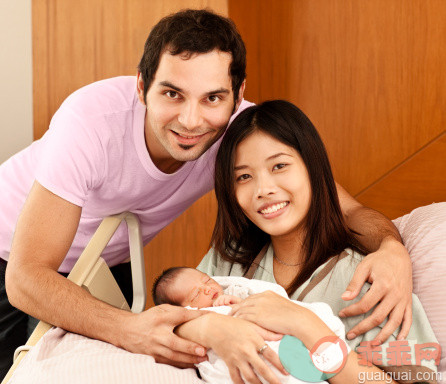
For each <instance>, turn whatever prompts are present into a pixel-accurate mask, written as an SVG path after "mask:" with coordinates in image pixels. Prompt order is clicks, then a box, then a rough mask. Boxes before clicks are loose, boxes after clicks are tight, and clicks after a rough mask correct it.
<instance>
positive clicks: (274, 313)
mask: <svg viewBox="0 0 446 384" xmlns="http://www.w3.org/2000/svg"><path fill="white" fill-rule="evenodd" d="M232 314H233V315H234V317H236V318H241V319H244V320H248V321H250V322H253V323H256V324H257V325H259V326H261V327H264V328H266V329H270V330H272V331H274V332H278V333H283V334H287V335H291V336H295V337H297V338H298V339H299V340H301V341H302V343H304V345H305V346H306V347H307V349H309V350H311V349H312V348H313V346H314V345H316V343H318V342H319V341H320V340H321V339H322V338H324V337H327V336H335V334H334V332H333V331H332V330H331V329H330V328H329V327H328V326H327V325H326V324H325V323H324V322H323V321H322V320H321V319H320V318H319V316H317V315H316V314H315V313H313V312H312V311H310V310H309V309H307V308H304V307H302V306H299V305H296V304H295V303H293V302H292V301H290V300H288V299H285V298H283V297H282V296H279V295H277V294H276V293H273V292H271V291H267V292H264V293H261V294H258V295H252V296H250V297H249V298H247V299H246V300H244V301H243V302H242V303H240V304H236V305H234V307H233V310H232ZM367 373H368V374H367ZM360 376H361V377H363V378H364V381H361V382H363V383H389V381H388V378H386V376H384V375H383V371H382V370H381V369H379V368H377V367H375V366H371V367H369V366H363V365H360V364H359V359H358V356H357V354H356V353H355V352H353V351H352V352H350V353H349V354H348V357H347V361H346V363H345V366H344V367H343V368H342V370H341V371H340V372H339V373H338V374H336V375H335V376H334V377H332V378H331V379H329V382H330V383H333V384H338V383H339V384H345V383H352V384H353V383H354V384H357V383H358V382H359V378H360ZM380 376H381V377H382V378H383V380H382V381H379V380H375V379H376V378H377V377H380ZM368 378H372V380H371V381H368V380H367V379H368ZM386 379H387V381H386ZM390 383H396V382H395V381H390Z"/></svg>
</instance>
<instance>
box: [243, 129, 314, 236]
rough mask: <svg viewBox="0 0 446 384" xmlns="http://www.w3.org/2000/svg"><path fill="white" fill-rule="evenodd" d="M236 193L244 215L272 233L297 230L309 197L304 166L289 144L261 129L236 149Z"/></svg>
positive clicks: (280, 234)
mask: <svg viewBox="0 0 446 384" xmlns="http://www.w3.org/2000/svg"><path fill="white" fill-rule="evenodd" d="M234 175H235V195H236V198H237V201H238V203H239V204H240V207H241V208H242V210H243V212H244V213H245V215H246V216H247V217H248V218H249V219H250V220H251V221H252V222H253V223H254V224H255V225H257V226H258V227H259V228H260V229H262V230H263V231H264V232H266V233H268V234H269V235H271V236H273V237H274V236H283V235H288V234H290V233H293V231H297V230H298V227H299V224H301V223H302V221H303V219H304V218H305V216H306V214H307V212H308V209H309V207H310V201H311V186H310V180H309V177H308V172H307V168H306V166H305V164H304V162H303V160H302V158H301V156H300V155H299V153H298V152H297V151H296V150H295V149H294V148H292V147H289V146H288V145H286V144H283V143H282V142H280V141H278V140H277V139H275V138H273V137H272V136H270V135H268V134H267V133H264V132H262V131H255V132H254V133H253V134H251V135H250V136H248V137H247V138H246V139H245V140H243V141H242V142H241V143H240V144H239V145H238V146H237V148H236V153H235V169H234Z"/></svg>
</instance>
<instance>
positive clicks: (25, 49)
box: [0, 0, 33, 163]
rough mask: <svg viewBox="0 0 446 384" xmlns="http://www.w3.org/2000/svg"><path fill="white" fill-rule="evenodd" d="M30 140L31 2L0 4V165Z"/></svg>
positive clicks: (9, 0) (1, 0)
mask: <svg viewBox="0 0 446 384" xmlns="http://www.w3.org/2000/svg"><path fill="white" fill-rule="evenodd" d="M32 139H33V115H32V42H31V0H0V163H2V162H3V161H5V160H6V159H7V158H9V157H10V156H11V155H12V154H14V153H16V152H18V151H20V150H21V149H23V148H25V147H26V146H27V145H29V144H30V143H31V142H32Z"/></svg>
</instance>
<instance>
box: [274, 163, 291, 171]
mask: <svg viewBox="0 0 446 384" xmlns="http://www.w3.org/2000/svg"><path fill="white" fill-rule="evenodd" d="M287 165H288V164H283V163H280V164H276V165H275V166H274V167H273V170H274V169H282V168H284V167H286V166H287Z"/></svg>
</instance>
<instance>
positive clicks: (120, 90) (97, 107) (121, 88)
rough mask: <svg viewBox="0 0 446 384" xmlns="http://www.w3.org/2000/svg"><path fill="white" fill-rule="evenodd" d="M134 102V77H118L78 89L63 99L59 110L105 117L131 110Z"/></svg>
mask: <svg viewBox="0 0 446 384" xmlns="http://www.w3.org/2000/svg"><path fill="white" fill-rule="evenodd" d="M136 101H137V95H136V77H135V76H119V77H113V78H110V79H105V80H100V81H96V82H94V83H91V84H88V85H85V86H84V87H82V88H80V89H78V90H77V91H75V92H73V93H72V94H71V95H70V96H68V97H67V98H66V99H65V101H64V102H63V103H62V105H61V108H60V110H62V111H63V110H71V111H72V112H74V113H76V114H81V115H84V116H97V115H106V114H109V113H116V112H120V111H124V110H129V109H132V108H133V107H134V105H135V103H136Z"/></svg>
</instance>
